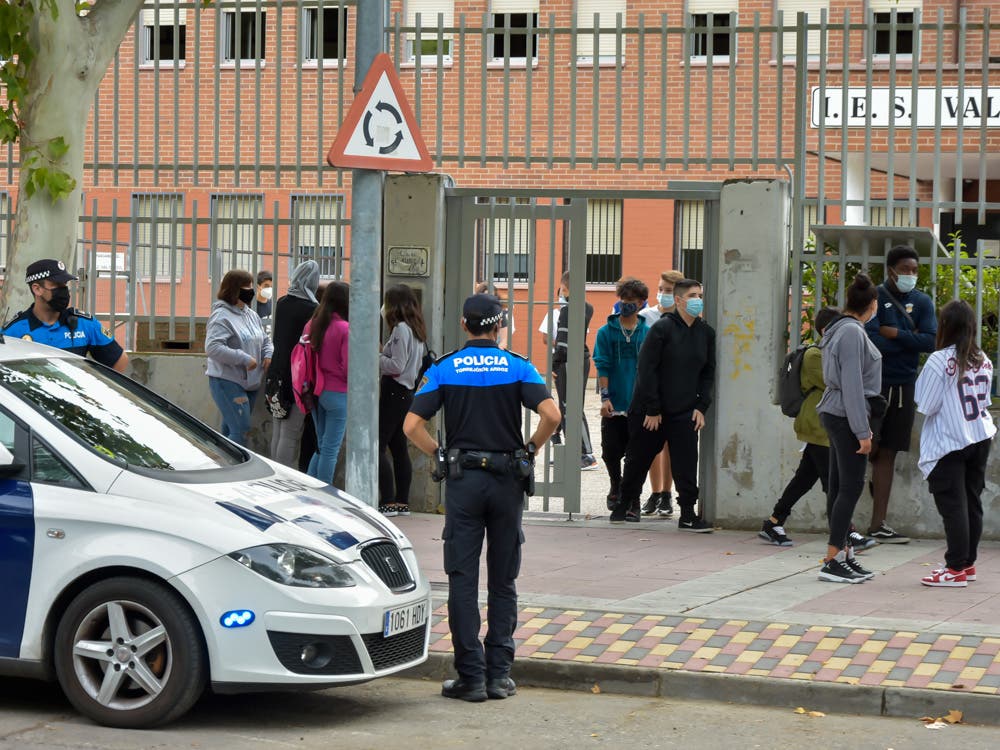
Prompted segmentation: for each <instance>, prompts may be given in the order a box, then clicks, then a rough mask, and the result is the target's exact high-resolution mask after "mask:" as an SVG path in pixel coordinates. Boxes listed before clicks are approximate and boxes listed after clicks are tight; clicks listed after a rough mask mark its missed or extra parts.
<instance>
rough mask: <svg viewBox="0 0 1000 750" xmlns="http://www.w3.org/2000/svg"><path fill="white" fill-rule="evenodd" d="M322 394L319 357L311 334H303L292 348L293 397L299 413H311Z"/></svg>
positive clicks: (321, 374)
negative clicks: (311, 340)
mask: <svg viewBox="0 0 1000 750" xmlns="http://www.w3.org/2000/svg"><path fill="white" fill-rule="evenodd" d="M322 392H323V371H322V370H321V369H320V367H319V356H318V353H317V352H316V351H314V350H313V348H312V344H311V343H310V341H309V334H308V333H303V334H302V336H300V337H299V342H298V343H297V344H296V345H295V346H294V347H292V395H293V396H295V403H296V404H298V407H299V411H301V412H302V413H303V414H309V413H311V412H312V410H313V409H315V408H316V406H317V403H318V401H319V395H320V394H321V393H322Z"/></svg>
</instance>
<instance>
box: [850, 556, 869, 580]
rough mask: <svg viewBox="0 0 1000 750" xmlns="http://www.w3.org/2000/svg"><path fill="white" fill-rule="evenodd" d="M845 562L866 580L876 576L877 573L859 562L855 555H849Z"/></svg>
mask: <svg viewBox="0 0 1000 750" xmlns="http://www.w3.org/2000/svg"><path fill="white" fill-rule="evenodd" d="M844 564H845V565H846V566H847V567H848V568H850V569H851V570H853V571H854V572H855V573H857V574H858V575H859V576H862V577H863V578H864V579H865V580H866V581H870V580H871V579H872V578H874V577H875V574H874V573H873V572H872V571H870V570H868V568H866V567H864V566H863V565H862V564H861V563H859V562H858V560H857V558H855V557H848V558H847V559H846V560H844Z"/></svg>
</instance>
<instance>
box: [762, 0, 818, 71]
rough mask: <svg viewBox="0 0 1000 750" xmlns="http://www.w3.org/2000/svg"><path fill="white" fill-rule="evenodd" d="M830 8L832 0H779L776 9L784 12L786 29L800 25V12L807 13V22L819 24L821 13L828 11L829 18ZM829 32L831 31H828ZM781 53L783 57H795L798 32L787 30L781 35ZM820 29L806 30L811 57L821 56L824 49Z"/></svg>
mask: <svg viewBox="0 0 1000 750" xmlns="http://www.w3.org/2000/svg"><path fill="white" fill-rule="evenodd" d="M829 8H830V0H778V4H777V6H776V10H780V11H782V12H783V13H784V15H783V16H782V24H783V26H784V28H786V29H795V28H797V27H798V16H799V13H805V14H806V23H807V24H818V23H819V22H820V15H821V13H822V12H823V11H824V10H826V11H827V19H828V20H829ZM775 23H777V14H776V15H775ZM827 33H828V34H829V32H827ZM781 37H782V39H781V54H782V56H783V57H785V58H788V57H795V56H796V52H797V50H796V32H795V31H786V32H785V33H784V34H782V35H781ZM819 42H820V38H819V29H816V30H809V31H807V32H806V55H808V56H809V57H819V55H820V53H821V52H822V50H821V49H820V46H819ZM774 55H775V57H777V56H778V48H777V44H775V49H774Z"/></svg>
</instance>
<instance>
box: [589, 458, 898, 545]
mask: <svg viewBox="0 0 1000 750" xmlns="http://www.w3.org/2000/svg"><path fill="white" fill-rule="evenodd" d="M596 468H597V459H596V458H594V457H593V456H591V455H590V454H587V455H586V456H582V457H581V458H580V471H593V470H594V469H596ZM906 541H910V540H909V539H907V540H906Z"/></svg>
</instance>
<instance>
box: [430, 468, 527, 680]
mask: <svg viewBox="0 0 1000 750" xmlns="http://www.w3.org/2000/svg"><path fill="white" fill-rule="evenodd" d="M523 508H524V485H523V483H522V482H521V481H520V480H517V479H515V478H514V476H513V475H511V474H502V475H501V474H491V473H490V472H488V471H478V470H475V469H466V470H465V471H464V473H463V475H462V476H461V477H460V478H456V479H448V480H447V482H446V485H445V519H444V531H443V532H442V534H441V538H442V540H443V541H444V572H445V573H447V574H448V627H449V628H450V629H451V645H452V648H453V649H454V652H455V671H456V672H458V675H459V677H461V678H462V679H464V680H466V681H468V682H482V681H483V680H484V679H486V680H492V679H494V678H503V677H506V676H507V675H509V674H510V667H511V664H513V663H514V629H515V628H516V627H517V588H516V586H515V584H514V580H515V579H516V578H517V574H518V572H519V571H520V569H521V544H522V543H523V542H524V534H523V533H522V532H521V512H522V509H523ZM484 534H485V536H486V573H487V576H488V583H487V589H488V592H489V593H488V595H487V600H486V607H487V612H486V622H487V630H486V640H485V652H484V644H483V643H480V641H479V627H480V624H481V623H480V618H479V556H480V554H481V553H482V549H483V535H484Z"/></svg>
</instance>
